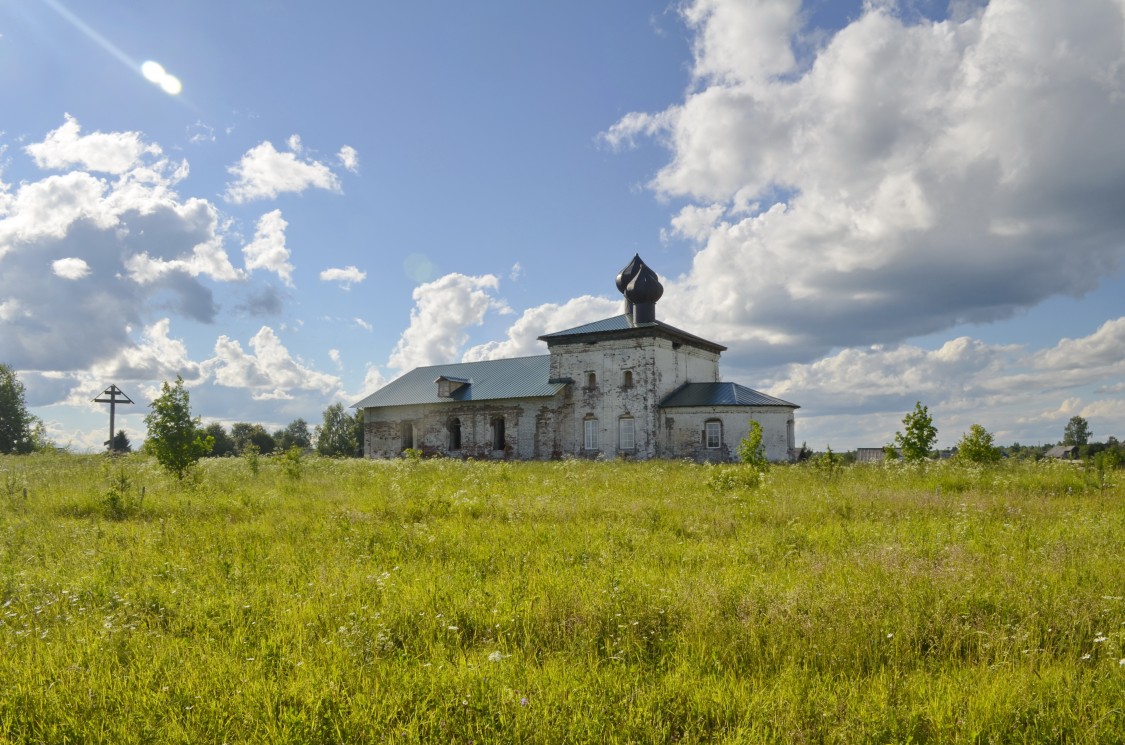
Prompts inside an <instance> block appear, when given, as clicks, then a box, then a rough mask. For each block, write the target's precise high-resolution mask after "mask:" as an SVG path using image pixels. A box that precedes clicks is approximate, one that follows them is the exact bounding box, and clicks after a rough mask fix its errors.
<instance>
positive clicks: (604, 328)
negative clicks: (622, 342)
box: [539, 314, 726, 352]
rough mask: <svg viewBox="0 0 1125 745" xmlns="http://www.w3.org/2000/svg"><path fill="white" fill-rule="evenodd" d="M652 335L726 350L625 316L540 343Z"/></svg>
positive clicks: (660, 323) (659, 323)
mask: <svg viewBox="0 0 1125 745" xmlns="http://www.w3.org/2000/svg"><path fill="white" fill-rule="evenodd" d="M646 332H648V334H652V335H657V334H659V335H663V336H666V337H669V338H672V339H678V340H680V341H684V342H687V343H689V344H692V345H696V346H701V347H704V348H706V349H710V350H712V351H715V352H722V351H725V350H726V347H724V346H723V345H722V344H716V343H715V342H713V341H708V340H707V339H704V338H702V337H699V336H696V335H695V334H689V333H688V332H686V331H684V330H682V329H678V328H676V327H675V326H670V325H668V324H667V323H664V322H663V321H652V322H651V323H633V321H632V320H631V319H630V318H629V316H627V315H624V314H622V315H620V316H613V317H612V318H603V319H602V320H600V321H594V322H593V323H587V324H584V325H582V326H575V327H574V328H572V329H566V330H564V331H556V332H554V333H551V334H544V335H543V336H540V337H539V339H540V340H541V341H545V342H547V346H550V345H551V344H552V343H563V344H565V343H576V342H580V341H584V339H582V338H580V337H585V336H595V335H596V336H599V337H601V338H613V337H623V338H628V337H635V336H643V335H647V334H646Z"/></svg>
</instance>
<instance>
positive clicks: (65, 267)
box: [51, 256, 90, 279]
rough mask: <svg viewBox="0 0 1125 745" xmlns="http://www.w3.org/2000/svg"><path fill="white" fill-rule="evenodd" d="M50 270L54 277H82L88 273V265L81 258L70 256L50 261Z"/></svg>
mask: <svg viewBox="0 0 1125 745" xmlns="http://www.w3.org/2000/svg"><path fill="white" fill-rule="evenodd" d="M51 271H52V272H54V273H55V276H56V277H62V278H63V279H82V278H83V277H85V276H87V275H88V274H89V273H90V265H89V264H87V263H86V262H85V261H84V260H83V259H79V258H77V257H75V256H70V257H67V258H65V259H55V260H54V261H52V262H51Z"/></svg>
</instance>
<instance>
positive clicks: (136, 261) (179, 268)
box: [124, 236, 245, 285]
mask: <svg viewBox="0 0 1125 745" xmlns="http://www.w3.org/2000/svg"><path fill="white" fill-rule="evenodd" d="M124 265H125V269H127V270H128V272H129V278H130V279H132V280H133V281H134V282H137V283H138V284H142V285H143V284H150V283H152V282H156V281H158V280H160V279H161V278H163V277H166V276H167V275H169V274H174V273H183V274H186V275H188V276H191V277H198V276H200V275H207V276H209V277H211V278H213V279H218V280H223V281H227V282H231V281H234V280H238V279H242V278H243V277H244V276H245V275H244V274H243V272H241V271H239V270H238V269H236V268H235V267H234V265H233V264H231V263H230V257H228V256H227V252H226V250H225V249H224V248H223V245H222V240H221V239H220V238H218V237H217V236H216V237H213V238H211V239H210V240H207V241H204V242H202V243H197V244H195V246H193V247H192V249H191V253H189V254H185V255H183V256H179V257H177V258H174V259H163V258H159V257H152V256H149V254H148V252H147V251H145V252H142V253H139V254H134V255H132V256H130V257H129V258H127V259H125V264H124Z"/></svg>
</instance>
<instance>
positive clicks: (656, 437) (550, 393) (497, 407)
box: [355, 256, 798, 461]
mask: <svg viewBox="0 0 1125 745" xmlns="http://www.w3.org/2000/svg"><path fill="white" fill-rule="evenodd" d="M617 289H618V290H619V291H620V292H621V293H622V294H623V295H624V296H625V308H624V311H625V312H624V314H622V315H619V316H614V317H612V318H606V319H603V320H600V321H595V322H593V323H588V324H585V325H583V326H578V327H577V328H571V329H566V330H563V331H556V332H554V333H549V334H544V335H543V336H540V337H539V338H540V339H541V340H542V341H544V342H546V343H547V351H548V354H544V355H540V356H536V357H520V358H515V359H499V360H480V361H476V362H460V363H450V364H445V365H436V366H433V367H419V368H415V369H414V370H411V371H410V372H408V373H406V374H405V375H403V376H402V377H400V378H398V379H397V380H394V381H392V382H391V383H388V384H387V385H386V386H384V387H383V388H380V389H379V390H377V391H375V392H374V393H372V394H371V395H369V396H367V397H366V398H364V399H363V400H362V401H360V402H359V403H357V404H356V405H355V407H356V408H358V409H359V410H360V411H361V412H363V420H364V455H366V457H368V458H389V457H395V456H397V455H399V454H400V453H401V452H403V451H404V450H406V449H414V450H420V451H422V452H423V453H425V454H427V455H447V456H451V457H455V458H468V457H473V458H501V459H509V458H510V459H515V460H540V459H548V458H558V457H562V456H564V455H568V456H577V457H585V458H594V457H599V456H602V457H611V458H612V457H619V456H621V457H630V458H637V459H645V458H692V459H695V460H707V461H731V460H736V459H737V457H738V444H739V441H740V440H741V439H742V438H743V437H745V436H746V433H747V432H748V430H749V428H750V424H749V423H750V421H751V420H753V421H756V422H758V423H759V424H760V425H761V427H762V445H763V447H764V450H765V455H766V457H767V458H769V459H770V460H775V461H783V460H792V459H793V458H795V457H796V453H797V450H796V448H795V447H794V440H795V435H794V423H793V420H794V412H795V411H796V410H797V408H798V407H797V405H796V404H793V403H790V402H788V401H783V400H781V399H778V398H774V397H772V396H768V395H766V394H764V393H760V392H758V391H755V390H753V389H751V388H747V387H745V386H742V385H739V384H738V383H731V382H723V381H721V380H720V379H719V354H720V353H721V352H723V351H724V350H725V349H726V347H724V346H722V345H720V344H716V343H715V342H712V341H708V340H706V339H702V338H700V337H698V336H695V335H694V334H690V333H688V332H686V331H681V330H680V329H677V328H675V327H673V326H669V325H668V324H666V323H664V322H663V321H658V320H656V301H657V300H659V299H660V297H661V295H662V294H663V292H664V288H663V286H662V285H661V284H660V281H659V280H658V278H657V275H656V272H654V271H653V270H652V269H650V268H649V267H648V266H646V265H645V263H644V262H643V261H641V258H640V257H639V256H635V257H634V258H633V260H632V261H631V262H630V263H629V264H628V265H627V266H626V267H625V268H624V269H622V270H621V273H620V274H618V275H617Z"/></svg>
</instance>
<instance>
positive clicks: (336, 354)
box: [328, 349, 344, 370]
mask: <svg viewBox="0 0 1125 745" xmlns="http://www.w3.org/2000/svg"><path fill="white" fill-rule="evenodd" d="M328 359H330V360H332V364H334V365H336V369H337V370H340V369H342V368H343V366H344V365H343V362H342V361H341V359H340V350H339V349H329V350H328Z"/></svg>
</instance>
